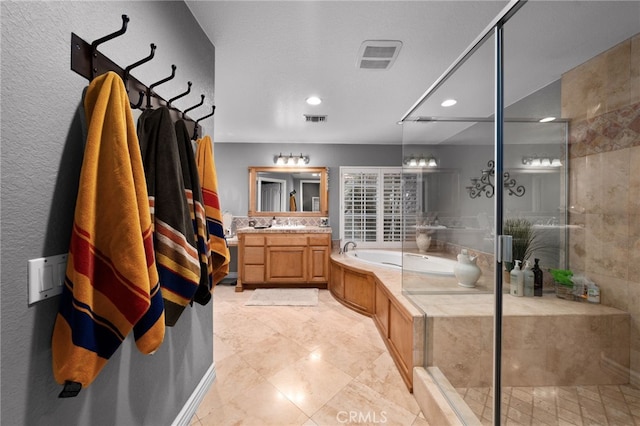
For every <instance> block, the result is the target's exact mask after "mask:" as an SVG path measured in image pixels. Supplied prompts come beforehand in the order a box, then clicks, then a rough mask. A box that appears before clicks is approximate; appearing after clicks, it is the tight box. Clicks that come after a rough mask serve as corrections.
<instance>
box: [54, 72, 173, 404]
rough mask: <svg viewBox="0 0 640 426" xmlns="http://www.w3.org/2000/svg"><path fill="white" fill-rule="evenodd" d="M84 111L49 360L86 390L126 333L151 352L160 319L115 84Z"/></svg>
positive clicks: (127, 116)
mask: <svg viewBox="0 0 640 426" xmlns="http://www.w3.org/2000/svg"><path fill="white" fill-rule="evenodd" d="M84 108H85V110H86V118H87V123H88V129H87V140H86V146H85V152H84V159H83V163H82V171H81V174H80V183H79V188H78V198H77V200H76V209H75V215H74V221H73V230H72V234H71V243H70V248H69V257H68V262H67V270H66V277H65V286H64V288H63V291H62V297H61V300H60V308H59V312H58V315H57V317H56V322H55V325H54V330H53V338H52V353H53V374H54V377H55V379H56V381H57V382H58V383H61V384H62V383H68V382H75V383H76V384H79V385H81V386H83V387H86V386H88V385H89V384H91V383H92V382H93V380H94V379H95V378H96V376H97V375H98V373H99V372H100V370H101V369H102V368H103V367H104V366H105V365H106V363H107V361H108V360H109V358H110V357H111V355H113V353H114V352H115V351H116V350H117V349H118V347H119V346H120V344H121V343H122V341H123V340H124V338H125V337H126V336H127V335H128V334H129V332H130V331H131V330H132V329H133V331H134V336H135V339H136V345H137V347H138V349H139V350H140V351H141V352H143V353H145V354H147V353H152V352H154V351H155V350H156V349H157V348H158V347H159V346H160V344H161V343H162V341H163V339H164V313H163V307H162V305H163V304H162V297H161V293H160V288H159V285H158V273H157V270H156V265H155V261H154V256H153V246H152V226H151V217H150V213H149V204H148V199H147V188H146V185H145V177H144V170H143V166H142V159H141V157H140V148H139V146H138V138H137V136H136V132H135V126H134V123H133V118H132V116H131V109H130V106H129V99H128V98H127V93H126V91H125V88H124V84H123V83H122V80H121V79H120V77H119V76H118V75H117V74H115V73H113V72H109V73H107V74H104V75H101V76H99V77H97V78H95V79H94V80H93V81H92V82H91V84H90V85H89V88H88V89H87V92H86V96H85V100H84ZM78 390H79V386H78ZM63 393H64V391H63ZM76 394H77V392H76ZM61 396H75V395H69V394H67V395H64V394H61Z"/></svg>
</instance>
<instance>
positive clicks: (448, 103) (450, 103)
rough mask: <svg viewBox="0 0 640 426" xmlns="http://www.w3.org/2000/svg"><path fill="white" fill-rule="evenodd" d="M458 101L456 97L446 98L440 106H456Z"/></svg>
mask: <svg viewBox="0 0 640 426" xmlns="http://www.w3.org/2000/svg"><path fill="white" fill-rule="evenodd" d="M457 103H458V101H456V100H455V99H445V100H444V101H442V103H441V104H440V106H443V107H445V108H446V107H450V106H454V105H455V104H457Z"/></svg>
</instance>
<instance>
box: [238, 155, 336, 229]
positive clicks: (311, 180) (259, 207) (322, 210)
mask: <svg viewBox="0 0 640 426" xmlns="http://www.w3.org/2000/svg"><path fill="white" fill-rule="evenodd" d="M327 179H328V170H327V168H326V167H296V168H291V167H249V216H291V217H295V216H319V217H320V216H328V215H329V205H328V204H329V201H328V199H329V197H328V195H327V193H328V185H327V183H328V182H327Z"/></svg>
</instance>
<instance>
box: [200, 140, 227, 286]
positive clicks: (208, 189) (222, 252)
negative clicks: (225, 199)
mask: <svg viewBox="0 0 640 426" xmlns="http://www.w3.org/2000/svg"><path fill="white" fill-rule="evenodd" d="M196 163H197V166H198V174H199V176H200V185H201V187H202V199H203V201H204V209H205V213H206V216H207V229H208V231H209V247H210V248H211V275H212V285H213V286H215V285H216V284H218V283H219V282H220V280H222V279H223V278H224V277H225V276H226V275H227V274H228V273H229V260H230V258H231V256H230V255H229V247H228V246H227V240H226V239H225V237H224V227H223V226H222V209H221V208H220V200H219V198H218V177H217V175H216V165H215V161H214V159H213V142H212V141H211V138H210V137H209V136H205V137H203V138H202V139H198V148H197V150H196ZM211 290H213V288H212V289H211Z"/></svg>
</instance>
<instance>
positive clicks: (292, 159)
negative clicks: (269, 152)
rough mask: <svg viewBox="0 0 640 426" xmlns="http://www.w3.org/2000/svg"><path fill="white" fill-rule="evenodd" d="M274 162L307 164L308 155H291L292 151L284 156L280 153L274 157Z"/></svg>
mask: <svg viewBox="0 0 640 426" xmlns="http://www.w3.org/2000/svg"><path fill="white" fill-rule="evenodd" d="M274 162H275V163H276V164H277V165H278V166H304V165H305V164H309V156H304V155H302V154H300V155H293V153H290V154H289V155H288V156H286V155H282V153H280V154H279V155H278V156H277V157H274Z"/></svg>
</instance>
